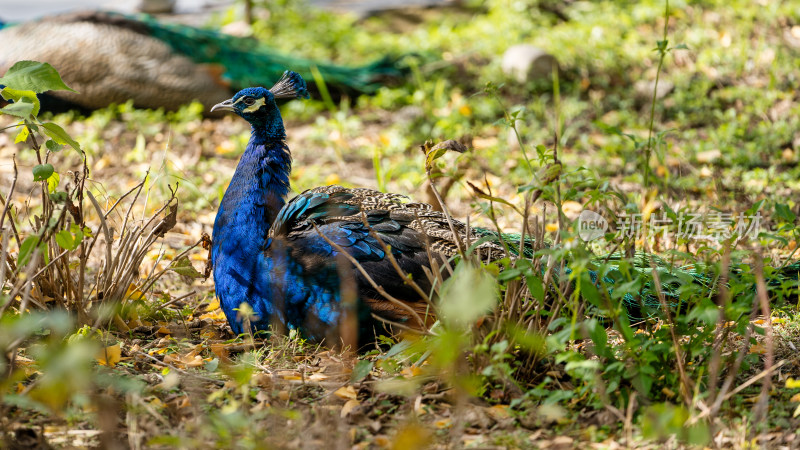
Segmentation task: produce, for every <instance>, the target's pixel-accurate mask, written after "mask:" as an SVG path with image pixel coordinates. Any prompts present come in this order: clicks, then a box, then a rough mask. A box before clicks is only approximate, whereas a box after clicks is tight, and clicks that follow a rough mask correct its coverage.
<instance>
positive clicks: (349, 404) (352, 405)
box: [339, 398, 361, 418]
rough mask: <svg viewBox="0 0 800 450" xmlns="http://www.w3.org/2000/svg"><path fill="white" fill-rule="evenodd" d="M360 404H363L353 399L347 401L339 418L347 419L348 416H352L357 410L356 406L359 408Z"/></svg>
mask: <svg viewBox="0 0 800 450" xmlns="http://www.w3.org/2000/svg"><path fill="white" fill-rule="evenodd" d="M360 404H361V402H359V401H358V400H356V399H352V398H351V399H350V400H348V401H346V402H345V403H344V406H342V410H341V411H340V412H339V417H342V418H344V417H347V415H348V414H350V413H351V412H352V411H353V409H355V408H356V406H359V405H360Z"/></svg>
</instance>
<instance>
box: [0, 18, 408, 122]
mask: <svg viewBox="0 0 800 450" xmlns="http://www.w3.org/2000/svg"><path fill="white" fill-rule="evenodd" d="M0 42H2V44H3V45H0V74H3V73H5V71H6V70H7V69H8V68H9V67H11V65H13V64H14V63H15V62H17V61H20V60H36V61H42V62H47V63H50V64H52V65H53V66H54V67H55V68H56V69H57V70H58V72H59V73H60V74H61V77H62V79H64V81H65V82H66V83H67V84H68V85H69V86H70V87H72V88H73V89H75V90H76V91H78V92H79V93H75V92H68V91H58V92H51V93H49V94H48V95H47V96H43V97H52V100H55V102H53V103H45V105H47V104H50V105H52V106H50V107H49V108H48V109H53V110H61V109H65V108H73V107H77V108H79V109H84V110H92V109H97V108H103V107H106V106H108V105H109V104H111V103H124V102H127V101H129V100H132V101H133V103H134V105H135V106H137V107H140V108H165V109H170V110H175V109H178V108H180V107H181V106H182V105H184V104H186V103H189V102H191V101H192V100H197V101H200V102H201V103H202V104H203V105H204V106H205V107H206V108H210V107H211V106H213V105H215V104H216V103H218V102H220V101H222V100H224V99H226V98H229V97H230V95H231V93H232V92H234V91H238V90H241V89H243V88H246V87H250V86H263V87H269V86H271V85H272V83H273V82H274V81H275V80H276V79H278V78H280V76H281V74H283V72H284V71H285V70H288V69H291V70H294V71H296V72H299V73H300V74H301V75H302V76H303V77H305V78H307V79H308V80H309V81H310V82H312V84H313V82H316V83H324V85H325V87H326V88H327V90H328V91H329V92H330V93H331V94H332V95H334V96H335V95H337V94H352V95H355V94H370V93H373V92H375V91H376V90H377V89H378V88H379V87H380V86H382V85H383V83H385V82H387V81H389V80H391V79H393V78H399V77H402V76H403V75H404V69H403V67H402V65H401V64H400V59H398V58H392V57H389V56H386V57H384V58H382V59H380V60H378V61H375V62H373V63H372V64H367V65H364V66H359V67H345V66H340V65H336V64H332V63H329V62H322V61H313V60H310V59H305V58H300V57H297V56H295V55H290V54H285V53H281V52H279V51H276V50H273V49H271V48H268V47H267V46H266V45H264V44H262V43H260V42H258V41H257V40H255V39H248V38H240V37H234V36H229V35H226V34H223V33H219V32H215V31H211V30H204V29H200V28H195V27H191V26H187V25H182V24H170V23H162V22H159V21H157V20H155V19H154V18H153V17H151V16H148V15H136V16H129V15H124V14H117V13H107V12H89V13H73V14H62V15H56V16H51V17H46V18H43V19H40V20H37V21H31V22H25V23H20V24H13V25H8V26H5V27H0ZM319 90H320V91H322V86H319ZM44 100H45V99H43V101H44ZM58 102H61V103H58Z"/></svg>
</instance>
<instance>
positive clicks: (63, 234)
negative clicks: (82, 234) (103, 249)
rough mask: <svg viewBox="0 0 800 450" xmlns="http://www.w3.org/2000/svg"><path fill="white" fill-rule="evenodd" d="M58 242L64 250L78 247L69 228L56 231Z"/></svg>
mask: <svg viewBox="0 0 800 450" xmlns="http://www.w3.org/2000/svg"><path fill="white" fill-rule="evenodd" d="M56 244H58V246H59V247H61V248H63V249H64V250H75V249H76V248H77V247H78V246H77V245H75V240H74V239H73V238H72V233H70V232H69V230H61V231H59V232H58V233H56Z"/></svg>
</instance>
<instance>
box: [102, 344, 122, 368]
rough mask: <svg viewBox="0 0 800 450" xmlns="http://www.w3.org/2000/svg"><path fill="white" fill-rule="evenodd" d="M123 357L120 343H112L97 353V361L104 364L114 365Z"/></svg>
mask: <svg viewBox="0 0 800 450" xmlns="http://www.w3.org/2000/svg"><path fill="white" fill-rule="evenodd" d="M120 358H122V348H120V346H119V344H114V345H110V346H108V347H106V348H104V349H102V350H100V352H99V353H98V354H97V357H96V359H97V362H98V363H100V364H101V365H103V366H111V367H114V366H115V365H116V364H117V363H118V362H119V361H120Z"/></svg>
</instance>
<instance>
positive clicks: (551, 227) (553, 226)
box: [544, 223, 558, 233]
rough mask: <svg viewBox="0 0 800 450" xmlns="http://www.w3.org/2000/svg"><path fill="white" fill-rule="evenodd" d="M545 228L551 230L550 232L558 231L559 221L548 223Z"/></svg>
mask: <svg viewBox="0 0 800 450" xmlns="http://www.w3.org/2000/svg"><path fill="white" fill-rule="evenodd" d="M544 229H545V230H547V232H549V233H553V232H556V231H558V224H557V223H548V224H547V225H545V227H544Z"/></svg>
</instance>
